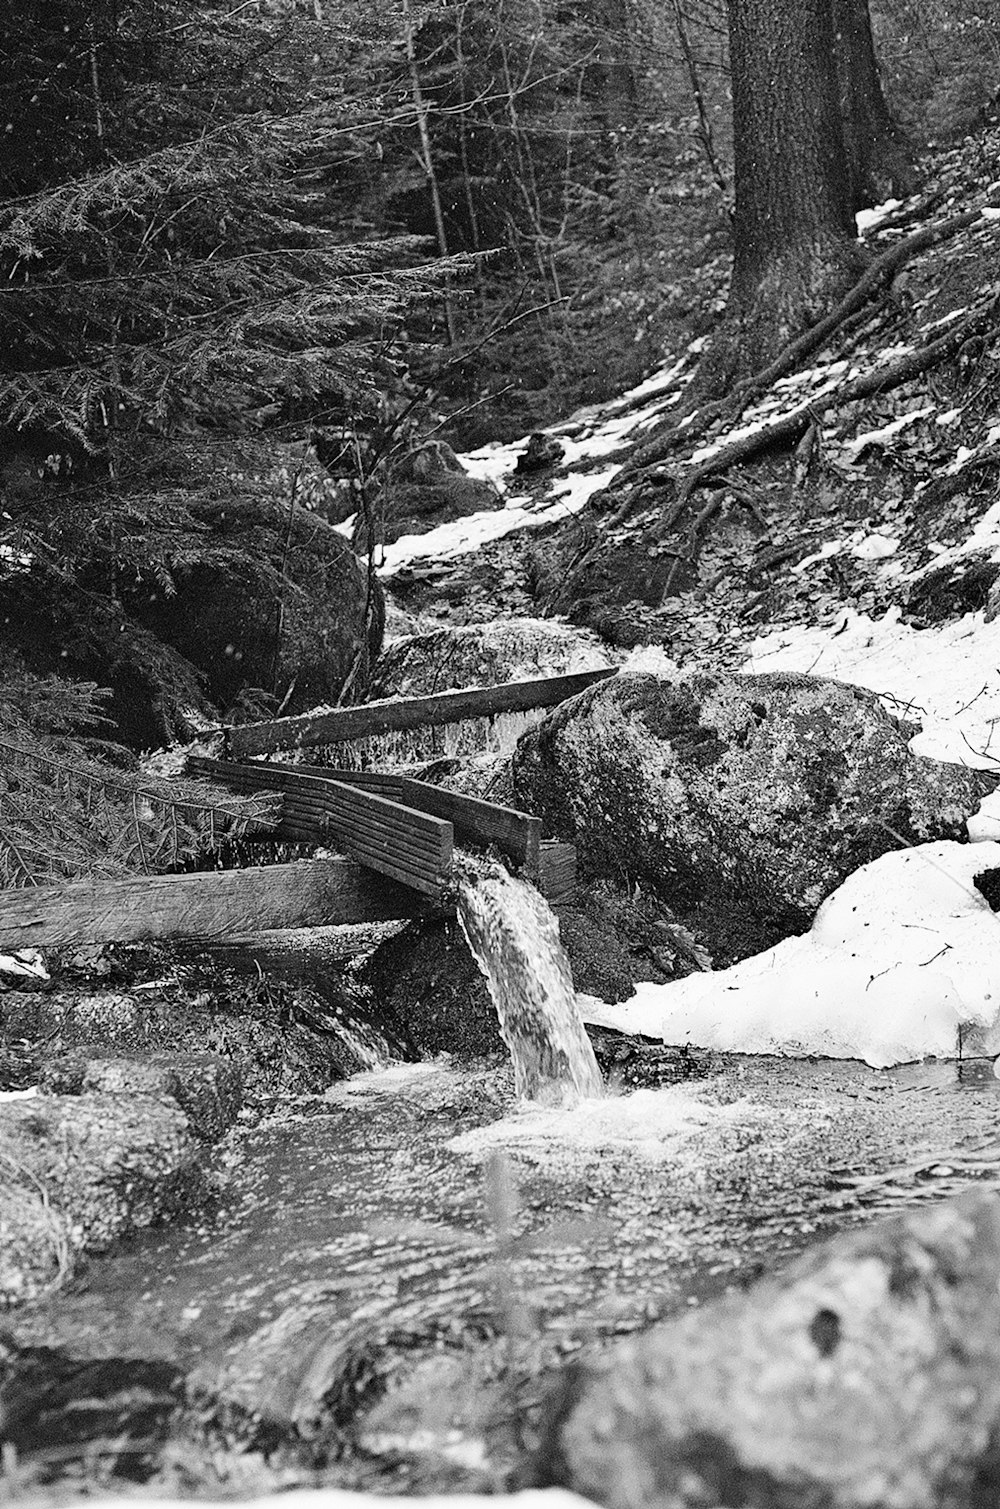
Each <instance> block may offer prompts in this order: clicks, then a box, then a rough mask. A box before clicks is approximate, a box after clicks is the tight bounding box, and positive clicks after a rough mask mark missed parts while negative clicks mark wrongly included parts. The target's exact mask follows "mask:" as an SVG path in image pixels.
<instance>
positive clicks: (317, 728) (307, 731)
mask: <svg viewBox="0 0 1000 1509" xmlns="http://www.w3.org/2000/svg"><path fill="white" fill-rule="evenodd" d="M615 674H616V673H615V670H614V669H613V668H609V669H607V670H600V671H580V672H579V673H577V674H575V675H571V676H544V677H541V678H540V679H538V680H536V681H504V682H502V683H501V684H500V685H498V686H483V687H467V688H465V689H464V690H461V691H454V692H439V693H438V694H437V695H436V696H433V697H406V698H402V699H393V700H391V701H385V702H366V703H363V704H362V705H360V706H358V707H337V708H330V709H328V710H326V711H322V712H314V713H302V714H300V715H299V716H298V717H295V718H277V719H275V721H274V722H272V723H246V724H241V725H239V726H238V727H236V728H230V729H228V730H227V741H228V753H229V754H230V756H231V758H232V759H233V760H235V761H240V760H246V759H249V758H252V757H253V756H256V755H266V754H273V753H274V751H275V750H278V749H304V748H306V747H308V746H310V745H315V744H344V743H348V742H350V741H351V740H352V739H368V738H373V737H376V736H377V735H379V734H385V733H392V732H398V731H400V730H403V729H412V728H425V727H430V726H431V725H433V724H438V723H459V722H461V721H462V720H463V719H467V718H490V717H493V716H495V715H496V714H497V713H514V712H529V711H531V709H532V708H536V707H554V706H555V705H556V704H557V703H559V702H565V701H566V699H567V698H568V697H575V696H577V695H578V694H579V693H580V692H583V691H586V689H587V687H588V686H593V685H594V683H595V682H597V681H603V680H605V679H606V678H607V677H608V676H613V675H615Z"/></svg>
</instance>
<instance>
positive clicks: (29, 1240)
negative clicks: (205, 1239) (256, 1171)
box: [0, 1094, 205, 1307]
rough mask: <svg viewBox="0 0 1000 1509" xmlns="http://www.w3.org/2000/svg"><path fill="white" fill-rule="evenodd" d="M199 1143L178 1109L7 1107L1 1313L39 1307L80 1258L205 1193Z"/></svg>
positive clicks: (99, 1101) (57, 1103) (137, 1101)
mask: <svg viewBox="0 0 1000 1509" xmlns="http://www.w3.org/2000/svg"><path fill="white" fill-rule="evenodd" d="M204 1187H205V1186H204V1174H203V1171H202V1166H201V1163H200V1160H199V1155H198V1144H197V1142H196V1140H195V1138H194V1137H193V1136H192V1134H191V1131H190V1128H189V1126H188V1121H187V1118H186V1116H185V1115H184V1113H183V1112H182V1111H181V1109H180V1107H179V1106H178V1105H177V1104H176V1102H175V1101H174V1100H172V1099H170V1098H168V1097H166V1096H160V1095H148V1094H136V1095H121V1094H88V1095H79V1096H63V1095H39V1096H36V1097H32V1098H30V1099H24V1100H15V1101H11V1102H8V1103H7V1104H5V1105H3V1106H2V1107H0V1307H2V1306H5V1305H11V1304H16V1303H19V1302H22V1301H25V1300H29V1299H33V1298H35V1297H36V1296H37V1295H38V1294H40V1293H42V1292H44V1291H45V1289H46V1288H48V1287H49V1286H51V1285H52V1284H53V1283H57V1282H59V1280H60V1279H61V1278H64V1277H66V1276H67V1275H68V1274H69V1273H70V1272H71V1270H72V1267H73V1263H74V1260H75V1257H76V1255H77V1254H78V1253H79V1252H81V1251H84V1250H88V1251H95V1250H96V1251H100V1250H101V1249H103V1248H106V1247H108V1246H110V1244H111V1243H112V1242H113V1241H115V1240H116V1239H117V1238H118V1237H121V1236H124V1235H125V1234H126V1233H128V1232H131V1231H135V1230H136V1229H138V1228H141V1227H144V1226H149V1225H151V1224H152V1223H153V1222H154V1221H157V1220H160V1219H162V1218H164V1217H165V1216H168V1215H171V1214H173V1213H175V1212H176V1211H178V1210H179V1209H181V1208H182V1207H187V1206H190V1204H191V1203H192V1201H194V1200H197V1199H198V1198H200V1197H201V1196H202V1195H203V1193H204Z"/></svg>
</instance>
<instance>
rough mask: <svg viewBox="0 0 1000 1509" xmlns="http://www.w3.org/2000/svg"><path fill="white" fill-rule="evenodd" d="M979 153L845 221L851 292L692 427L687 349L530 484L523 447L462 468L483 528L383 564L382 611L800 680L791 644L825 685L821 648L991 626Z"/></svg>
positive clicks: (996, 221) (985, 147) (993, 409)
mask: <svg viewBox="0 0 1000 1509" xmlns="http://www.w3.org/2000/svg"><path fill="white" fill-rule="evenodd" d="M998 146H1000V132H997V130H995V129H994V130H993V131H991V132H988V133H987V134H985V135H983V136H981V137H978V138H975V139H973V138H967V139H966V140H965V141H964V142H962V143H961V144H960V145H959V146H957V147H955V148H953V149H950V150H948V151H944V152H941V153H939V154H937V155H936V156H934V157H933V158H932V159H930V160H929V162H928V163H927V164H926V165H925V166H926V167H927V170H928V171H927V174H926V179H925V188H924V191H923V193H922V194H921V195H920V196H919V197H917V198H914V199H912V200H910V201H907V202H905V203H902V204H892V203H890V204H888V205H885V206H882V207H881V209H880V210H878V211H876V212H871V213H870V214H868V215H867V216H866V217H864V218H863V221H862V225H863V228H862V231H861V234H862V236H863V238H864V242H865V245H866V248H867V249H868V252H869V257H870V261H869V264H868V271H867V272H866V274H865V276H864V278H863V280H862V282H861V284H860V285H859V286H858V288H857V289H856V290H855V292H854V294H853V295H852V296H851V297H849V299H847V300H845V302H844V305H843V306H842V307H841V310H840V311H838V313H839V318H834V319H833V320H831V321H830V322H828V324H829V325H831V326H832V328H830V329H829V330H828V332H827V333H826V334H825V335H824V333H823V330H822V329H820V330H817V331H811V332H807V334H806V335H805V336H803V337H802V338H801V339H800V340H798V341H797V342H796V343H794V345H793V346H792V347H791V348H789V350H788V351H787V353H785V356H784V358H783V359H782V360H781V361H780V362H779V363H775V368H774V369H773V370H772V371H771V372H770V373H768V374H764V378H763V379H762V380H761V381H759V382H755V383H754V384H753V385H746V386H745V387H744V389H742V390H737V391H736V392H733V393H731V394H729V395H727V396H726V397H725V398H724V399H723V400H722V401H721V402H714V403H706V404H702V405H701V406H700V407H693V406H692V404H691V402H690V401H689V400H688V398H687V394H688V389H689V386H690V385H691V383H692V380H693V379H694V378H695V374H696V372H697V364H698V356H699V352H700V350H701V349H702V347H703V346H704V344H705V342H704V341H703V340H702V341H696V342H694V343H693V345H692V346H691V347H690V348H689V349H688V350H687V351H685V352H683V353H681V354H680V356H679V357H678V359H677V360H676V361H675V362H673V363H672V364H669V365H667V366H665V367H664V368H663V369H662V371H661V372H659V373H657V374H655V375H654V376H653V377H652V378H650V379H649V380H648V381H647V382H646V383H644V384H643V385H642V386H641V387H639V388H638V389H636V390H634V391H633V392H632V393H631V394H627V395H625V396H624V397H623V398H622V399H620V400H618V401H617V402H615V403H612V404H608V405H606V406H603V407H596V408H593V409H590V410H581V411H579V412H578V413H576V414H575V415H573V416H572V417H571V418H570V419H569V420H567V421H566V422H564V423H562V424H560V425H556V426H552V427H551V429H550V430H548V431H547V432H546V434H547V435H548V436H550V437H551V438H552V439H553V440H555V441H557V442H558V444H559V446H560V447H561V450H562V455H561V459H560V460H559V461H558V462H557V463H556V464H555V465H554V466H553V467H551V468H549V469H548V470H547V471H545V472H543V473H541V474H540V477H541V480H537V479H535V480H532V479H530V478H529V479H525V480H524V481H522V478H521V476H520V475H519V474H517V473H515V472H514V470H513V468H514V465H515V461H516V457H517V456H518V454H519V453H520V452H522V451H523V449H524V445H523V443H520V444H518V443H515V444H512V445H508V446H493V447H485V448H483V449H482V450H481V451H478V452H474V453H472V454H470V455H467V456H466V457H464V458H463V461H464V464H465V465H466V466H467V468H468V469H469V470H470V471H471V472H473V474H474V475H475V476H477V477H489V478H490V479H491V480H493V481H494V482H495V483H496V485H497V486H498V487H499V488H500V489H501V490H502V492H503V493H504V505H505V506H504V508H503V509H502V510H500V511H489V512H482V513H480V514H476V515H474V516H472V517H471V518H466V519H462V520H460V521H458V523H456V524H446V525H442V526H440V527H438V528H437V529H434V530H431V531H430V532H428V533H424V534H422V535H415V536H407V535H404V536H403V537H402V538H400V539H398V540H397V541H396V542H395V543H394V544H392V545H390V546H388V547H387V548H386V551H385V556H384V564H383V566H382V571H381V574H382V579H383V582H384V584H385V586H386V588H387V589H388V591H389V593H390V595H391V597H392V599H394V600H395V601H396V602H397V603H398V604H399V605H400V606H401V607H402V608H404V609H405V610H407V611H408V612H409V613H417V614H420V615H423V616H425V617H426V618H428V619H430V620H432V621H434V622H442V621H444V622H450V623H464V622H475V621H480V620H486V619H489V618H493V617H495V616H496V615H497V614H498V613H503V614H509V615H520V614H526V613H527V614H536V615H537V614H538V613H539V612H541V613H543V614H561V615H565V616H566V617H567V618H568V619H569V620H570V621H571V622H574V623H578V624H581V625H586V626H587V627H590V628H592V629H595V630H596V631H597V632H598V633H599V634H600V635H601V636H602V637H603V638H605V639H606V640H607V641H608V642H609V643H610V644H611V645H613V646H616V647H618V648H620V649H623V650H624V649H631V648H633V647H634V646H636V645H641V644H651V645H659V646H662V647H663V649H664V650H665V651H666V653H668V654H669V656H670V657H671V658H672V659H673V660H674V661H676V662H677V663H678V664H679V665H682V666H683V665H687V664H690V663H692V662H695V661H696V662H698V663H699V664H703V665H738V664H740V663H741V662H742V661H743V659H744V657H745V655H746V653H747V650H748V647H749V646H750V645H751V644H752V643H753V642H754V641H755V640H757V639H759V638H760V637H761V636H763V635H766V634H768V633H770V634H772V635H776V634H777V631H779V630H781V631H783V633H782V634H781V636H780V639H779V638H772V639H771V640H770V641H769V642H768V644H767V646H766V647H762V648H760V649H758V650H757V651H756V652H755V653H756V654H757V655H758V656H767V657H769V658H768V660H767V663H768V664H777V663H778V661H777V660H775V658H774V657H775V656H776V655H777V654H778V647H779V644H780V645H783V646H784V647H785V648H784V649H783V651H782V652H781V655H782V658H781V660H780V663H781V664H783V665H788V664H792V663H794V664H798V663H799V662H800V661H801V660H802V659H803V657H802V655H798V656H797V655H796V651H795V648H794V647H795V645H796V644H798V643H800V642H801V643H803V644H807V645H808V650H807V652H805V663H806V664H807V665H808V664H809V663H811V662H812V661H815V659H816V657H817V655H819V654H820V653H821V652H823V653H824V660H823V668H824V669H825V670H826V671H827V672H828V673H829V674H836V672H837V667H838V666H841V667H842V666H843V665H844V664H845V663H846V662H845V661H844V659H843V657H841V658H840V659H834V658H833V655H832V651H831V650H828V649H824V647H825V645H826V640H827V638H829V637H832V638H833V639H834V640H836V641H838V642H840V643H841V645H842V648H846V647H847V646H851V647H852V650H853V651H854V660H853V661H852V664H854V668H855V673H857V665H856V661H857V653H856V651H857V647H858V634H859V633H860V634H861V635H862V637H864V636H865V635H866V634H869V633H870V632H871V631H869V630H867V629H865V627H864V625H865V623H866V622H867V620H869V619H870V620H877V621H881V622H882V625H883V627H882V629H881V630H880V631H879V633H880V635H881V638H882V639H885V636H886V634H887V633H888V625H889V624H898V625H899V626H900V627H899V629H898V630H896V631H895V633H896V637H899V636H900V635H902V636H903V637H907V636H909V637H911V638H912V635H913V632H914V631H916V630H920V629H926V628H928V627H929V626H932V625H934V626H937V628H936V633H937V634H940V633H941V632H942V626H943V625H944V624H945V623H947V622H948V621H954V620H958V619H961V616H962V615H963V614H966V613H970V612H975V611H977V610H981V609H983V608H986V609H987V613H986V617H987V619H989V618H990V617H991V614H990V612H989V606H988V605H989V602H990V589H991V585H992V583H993V581H994V579H995V578H996V576H997V574H998V573H1000V533H998V521H997V519H996V517H995V516H996V513H997V510H996V507H995V505H996V502H997V476H998V463H1000V413H998V409H997V399H996V392H997V364H998V358H1000V347H998V339H997V336H998V327H1000V305H998V297H1000V284H998V282H997V248H998V241H1000V183H998V182H997V181H996V179H995V174H996V171H997V170H996V162H997V148H998ZM855 615H863V619H862V620H860V625H861V627H860V628H859V627H858V625H859V620H857V619H856V617H855ZM886 615H889V617H888V618H886ZM977 623H978V624H979V633H980V635H985V640H984V643H988V642H989V641H990V640H991V639H992V630H991V629H990V628H989V626H988V625H986V626H983V625H982V623H981V621H979V620H977ZM806 626H811V627H812V629H813V630H814V631H815V633H814V635H813V637H812V638H810V639H808V640H806V639H804V638H803V637H802V636H803V633H804V631H805V628H806ZM848 630H850V632H848ZM817 635H818V636H819V637H817ZM977 643H978V640H977ZM970 653H971V645H969V644H967V645H966V646H965V649H964V650H963V655H965V656H966V657H968V656H969V654H970ZM987 658H988V657H987ZM756 663H757V661H756V660H755V664H756ZM760 663H763V660H761V662H760ZM953 669H954V667H953ZM861 679H864V678H863V676H862V678H861ZM976 690H978V687H977V688H976ZM899 695H901V696H909V695H910V692H909V691H908V690H905V689H904V690H903V691H902V692H900V693H899Z"/></svg>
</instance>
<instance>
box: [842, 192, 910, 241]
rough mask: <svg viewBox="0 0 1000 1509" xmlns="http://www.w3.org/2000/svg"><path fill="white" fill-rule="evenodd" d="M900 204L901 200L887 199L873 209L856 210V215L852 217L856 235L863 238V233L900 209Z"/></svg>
mask: <svg viewBox="0 0 1000 1509" xmlns="http://www.w3.org/2000/svg"><path fill="white" fill-rule="evenodd" d="M902 203H903V201H902V200H901V199H887V200H886V201H885V203H884V204H877V205H875V207H874V209H869V210H858V213H857V214H856V215H855V217H854V220H855V224H856V225H857V227H858V235H859V236H863V235H864V233H865V231H870V230H872V229H873V228H874V227H875V226H876V225H878V224H879V223H880V221H882V220H886V219H888V217H889V216H890V215H891V214H893V213H894V211H896V210H898V209H899V208H900V206H901V205H902Z"/></svg>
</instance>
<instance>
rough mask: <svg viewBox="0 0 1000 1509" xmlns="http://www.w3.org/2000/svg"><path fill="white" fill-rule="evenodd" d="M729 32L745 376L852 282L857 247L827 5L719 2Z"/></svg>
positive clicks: (737, 289)
mask: <svg viewBox="0 0 1000 1509" xmlns="http://www.w3.org/2000/svg"><path fill="white" fill-rule="evenodd" d="M729 37H730V55H731V67H732V86H733V147H734V159H735V169H736V212H735V222H734V241H735V247H734V251H735V260H734V264H733V275H732V283H731V286H730V296H729V324H730V331H731V335H730V340H731V341H733V340H734V341H735V345H736V353H735V356H736V360H735V366H736V368H737V369H738V372H739V375H746V374H747V373H749V372H752V371H754V370H756V369H758V368H759V367H761V366H763V365H764V364H765V363H767V362H768V361H770V360H771V359H772V358H773V356H774V355H775V354H776V352H777V351H778V350H779V349H780V348H781V346H783V345H784V344H785V342H786V341H788V340H789V339H790V338H791V337H792V336H793V335H795V334H796V333H797V332H798V331H800V330H802V329H803V328H805V327H806V326H808V325H811V324H814V323H815V321H816V320H818V319H820V318H821V317H822V316H823V315H824V314H826V313H827V311H828V310H829V309H830V308H831V307H832V305H833V304H834V303H835V302H836V301H837V300H838V299H839V298H840V297H841V296H842V295H843V293H844V292H845V290H846V288H847V287H848V286H849V285H850V283H851V281H852V280H853V277H854V274H855V270H856V266H857V253H856V250H855V247H854V240H855V228H854V217H853V212H852V208H851V198H850V185H849V180H848V175H847V171H846V165H845V160H844V158H845V154H844V138H843V131H842V129H841V123H840V107H839V101H838V91H837V76H836V67H835V61H834V51H833V41H834V31H833V12H832V0H729ZM731 365H732V363H731Z"/></svg>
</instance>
